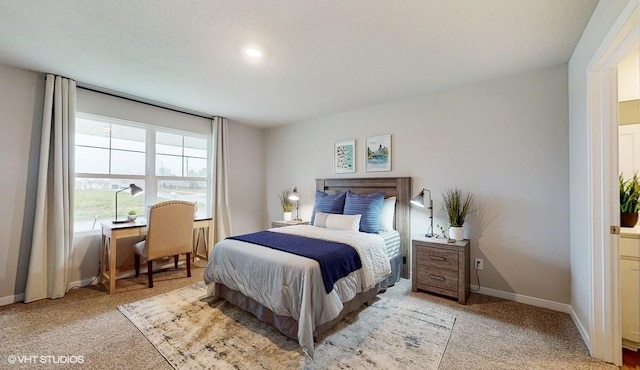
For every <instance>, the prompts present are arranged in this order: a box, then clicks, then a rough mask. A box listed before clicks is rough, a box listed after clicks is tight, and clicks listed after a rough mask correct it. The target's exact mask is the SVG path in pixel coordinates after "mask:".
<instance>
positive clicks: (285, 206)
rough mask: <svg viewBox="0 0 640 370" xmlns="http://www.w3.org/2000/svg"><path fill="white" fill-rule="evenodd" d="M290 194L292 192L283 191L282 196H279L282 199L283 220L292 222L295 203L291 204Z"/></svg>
mask: <svg viewBox="0 0 640 370" xmlns="http://www.w3.org/2000/svg"><path fill="white" fill-rule="evenodd" d="M290 194H291V191H289V190H283V191H281V192H280V194H278V197H279V198H280V206H282V212H283V220H285V221H291V219H292V218H293V217H292V215H291V211H292V209H293V203H291V200H289V195H290Z"/></svg>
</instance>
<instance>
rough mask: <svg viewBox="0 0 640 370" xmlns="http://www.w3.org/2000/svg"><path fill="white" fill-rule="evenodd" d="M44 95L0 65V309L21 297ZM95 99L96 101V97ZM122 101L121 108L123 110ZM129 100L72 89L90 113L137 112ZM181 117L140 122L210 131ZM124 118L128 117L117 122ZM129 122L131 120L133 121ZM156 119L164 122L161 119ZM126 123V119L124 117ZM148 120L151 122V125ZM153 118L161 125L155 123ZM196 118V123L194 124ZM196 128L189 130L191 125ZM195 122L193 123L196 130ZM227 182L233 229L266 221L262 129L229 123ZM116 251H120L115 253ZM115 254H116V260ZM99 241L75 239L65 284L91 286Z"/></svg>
mask: <svg viewBox="0 0 640 370" xmlns="http://www.w3.org/2000/svg"><path fill="white" fill-rule="evenodd" d="M43 96H44V77H43V75H42V74H39V73H35V72H29V71H23V70H19V69H15V68H10V67H5V66H2V65H0V112H2V113H3V114H2V115H1V116H0V130H1V131H0V134H1V135H0V156H1V157H3V158H5V159H7V160H2V161H0V170H1V171H2V172H0V173H3V174H11V175H10V176H8V175H7V176H2V177H1V178H0V193H2V194H5V199H9V200H10V201H8V202H4V203H3V205H2V207H0V215H1V216H3V219H4V220H5V222H2V223H0V255H2V256H6V258H0V305H2V304H7V303H11V302H13V301H14V300H21V299H22V294H23V293H24V287H25V279H26V271H27V265H28V259H29V252H30V249H31V228H32V225H33V217H34V207H35V205H34V202H35V193H36V187H35V186H36V182H37V173H38V156H39V149H40V147H39V145H40V126H41V120H42V102H43ZM100 96H102V97H100ZM123 104H124V105H123ZM132 105H135V103H131V102H126V101H122V100H121V99H117V98H112V97H107V96H106V95H101V94H87V93H86V91H82V90H79V92H78V108H79V109H80V108H82V109H84V110H85V111H87V110H88V109H89V108H91V109H93V110H91V112H93V113H96V111H95V109H97V108H100V109H103V110H104V111H103V112H102V113H103V114H106V113H108V112H116V113H118V114H120V113H123V112H125V111H126V112H129V113H131V112H133V113H132V114H141V113H142V111H140V110H138V109H136V108H135V107H133V106H132ZM181 116H184V115H183V114H180V113H175V112H171V111H167V110H163V109H160V108H154V109H153V110H152V111H150V112H147V113H146V114H144V115H143V118H145V117H146V118H148V120H143V122H145V123H151V124H153V123H154V122H159V124H160V125H163V126H169V127H175V126H176V125H178V126H179V128H182V129H187V130H192V131H195V132H200V133H207V132H208V133H210V132H211V124H210V121H209V120H206V119H199V120H201V121H202V122H201V123H200V124H198V123H197V122H195V121H194V120H193V119H186V118H185V117H181ZM121 118H127V117H121ZM134 118H135V117H134ZM163 118H164V119H165V120H164V121H163ZM128 119H132V117H131V116H128ZM149 120H153V121H154V122H150V121H149ZM158 120H160V121H158ZM196 121H197V120H196ZM194 125H196V126H194ZM198 125H199V126H198ZM229 141H230V149H229V152H230V153H229V166H230V174H229V182H230V188H231V190H230V194H229V195H230V198H231V199H230V206H231V218H232V225H233V230H234V232H253V231H257V230H259V229H261V228H262V227H263V225H264V224H265V218H264V216H265V208H264V205H263V204H264V190H263V189H264V177H265V172H264V131H263V130H262V129H257V128H253V127H249V126H246V125H244V124H241V123H238V122H229ZM119 250H120V248H119ZM119 256H121V257H123V255H120V254H119ZM99 261H100V236H99V235H84V236H78V237H76V239H75V241H74V251H73V254H72V265H71V270H70V274H69V275H70V276H69V281H70V283H71V284H75V285H77V284H80V283H87V282H90V281H91V279H92V278H93V277H95V276H96V275H97V273H98V268H99Z"/></svg>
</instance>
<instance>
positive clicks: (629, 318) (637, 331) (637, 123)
mask: <svg viewBox="0 0 640 370" xmlns="http://www.w3.org/2000/svg"><path fill="white" fill-rule="evenodd" d="M617 71H618V173H619V175H620V181H621V182H622V183H623V184H628V182H631V181H634V180H633V179H634V178H635V176H637V174H638V173H640V48H638V47H636V48H635V49H633V50H632V51H631V52H630V53H629V54H627V55H626V56H625V57H624V58H623V59H622V61H621V62H620V63H619V64H618V68H617ZM628 186H629V185H624V187H625V188H628ZM621 204H622V203H621ZM620 226H621V228H620V239H619V250H620V256H619V258H620V275H619V282H620V306H621V310H620V314H621V317H620V321H621V335H622V338H621V341H622V348H623V349H622V364H623V369H635V368H636V367H637V366H638V357H639V352H638V349H639V346H640V226H639V227H636V225H635V224H634V225H631V224H629V225H624V224H622V222H621V225H620ZM625 226H626V227H625Z"/></svg>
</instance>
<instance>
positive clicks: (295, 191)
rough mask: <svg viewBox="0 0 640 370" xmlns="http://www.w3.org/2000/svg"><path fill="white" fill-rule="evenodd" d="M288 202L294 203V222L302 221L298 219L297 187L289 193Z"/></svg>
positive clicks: (298, 196)
mask: <svg viewBox="0 0 640 370" xmlns="http://www.w3.org/2000/svg"><path fill="white" fill-rule="evenodd" d="M289 200H293V201H295V202H296V218H294V219H293V220H294V221H302V220H301V219H300V218H299V217H298V201H299V200H300V195H299V194H298V187H297V186H296V187H294V188H293V191H292V192H291V193H289Z"/></svg>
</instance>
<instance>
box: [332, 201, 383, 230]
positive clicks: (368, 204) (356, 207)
mask: <svg viewBox="0 0 640 370" xmlns="http://www.w3.org/2000/svg"><path fill="white" fill-rule="evenodd" d="M383 201H384V192H380V193H371V194H357V193H354V192H352V191H351V190H349V191H347V198H346V199H345V202H344V212H342V213H343V214H345V215H362V217H361V218H360V231H362V232H365V233H377V232H379V231H380V212H381V211H382V202H383Z"/></svg>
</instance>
